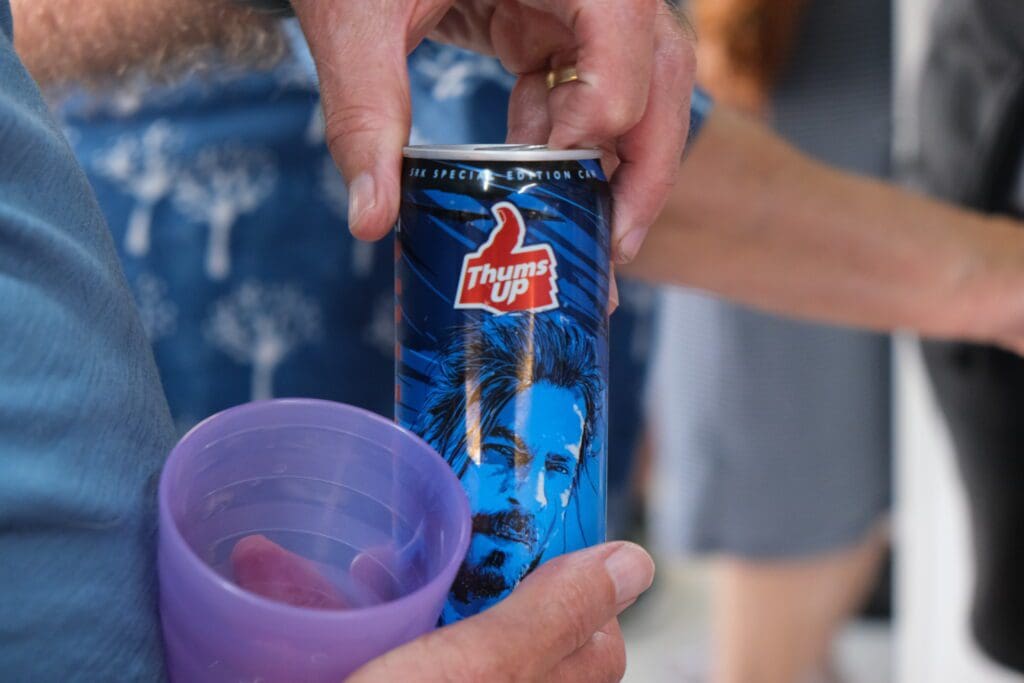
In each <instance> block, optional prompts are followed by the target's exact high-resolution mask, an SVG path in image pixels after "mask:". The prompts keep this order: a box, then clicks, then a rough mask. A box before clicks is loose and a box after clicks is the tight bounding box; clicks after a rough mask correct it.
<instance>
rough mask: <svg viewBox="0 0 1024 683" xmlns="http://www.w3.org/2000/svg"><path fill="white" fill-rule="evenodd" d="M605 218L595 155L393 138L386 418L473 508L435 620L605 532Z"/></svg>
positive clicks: (476, 603) (465, 609) (473, 605)
mask: <svg viewBox="0 0 1024 683" xmlns="http://www.w3.org/2000/svg"><path fill="white" fill-rule="evenodd" d="M610 215H611V211H610V197H609V190H608V183H607V181H606V179H605V176H604V174H603V172H602V170H601V165H600V160H599V153H598V152H597V151H596V150H549V149H547V148H546V147H543V146H532V145H530V146H526V145H494V146H471V145H455V146H422V147H420V146H416V147H407V148H406V149H405V160H404V164H403V168H402V205H401V212H400V215H399V222H398V239H397V247H396V249H397V254H396V259H397V260H396V269H395V273H396V282H395V288H396V295H397V306H398V310H397V319H398V344H397V349H396V354H397V359H396V374H397V382H396V406H395V411H396V417H397V419H398V421H399V422H400V423H401V424H402V425H403V426H405V427H408V428H410V429H412V430H413V431H415V432H416V433H417V434H419V435H420V436H422V437H423V438H424V439H425V440H426V441H427V442H428V443H430V444H431V445H432V446H433V447H434V448H436V449H437V451H438V452H439V453H440V454H441V455H442V456H443V457H444V458H445V459H446V460H447V461H448V463H449V464H450V465H451V466H452V468H453V469H454V470H455V473H456V474H457V475H458V476H459V478H460V479H461V481H462V485H463V487H464V488H465V490H466V493H467V494H468V496H469V501H470V506H471V509H472V512H473V536H472V540H471V542H470V546H469V552H468V554H467V556H466V559H465V562H464V563H463V566H462V568H461V570H460V571H459V574H458V577H457V578H456V580H455V584H454V586H453V587H452V592H451V594H450V596H449V600H448V603H447V605H446V606H445V610H444V614H443V616H442V620H443V621H444V622H446V623H450V622H453V621H457V620H459V619H461V618H464V617H467V616H471V615H473V614H476V613H477V612H479V611H481V610H483V609H486V608H487V607H489V606H490V605H492V604H494V603H495V602H497V601H498V600H500V599H501V598H503V597H504V596H505V595H507V594H508V593H509V592H510V591H511V590H512V589H513V588H514V587H515V586H516V584H518V583H519V581H520V580H521V579H522V578H523V577H524V576H525V575H526V574H527V573H529V572H530V571H531V570H532V569H533V568H534V567H536V566H537V565H539V564H540V563H542V562H544V561H545V560H548V559H549V558H552V557H555V556H557V555H561V554H563V553H566V552H571V551H573V550H578V549H580V548H583V547H586V546H589V545H593V544H594V543H599V542H602V541H604V536H605V454H606V453H605V452H606V445H605V444H606V431H607V430H606V424H607V413H606V406H607V400H606V394H607V382H608V314H607V308H608V279H609V263H610V260H609V238H610V236H609V217H610Z"/></svg>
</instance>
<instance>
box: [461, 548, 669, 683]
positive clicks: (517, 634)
mask: <svg viewBox="0 0 1024 683" xmlns="http://www.w3.org/2000/svg"><path fill="white" fill-rule="evenodd" d="M653 579H654V562H653V561H652V560H651V557H650V555H648V554H647V553H646V552H645V551H644V550H643V548H641V547H640V546H638V545H635V544H632V543H624V542H618V543H608V544H605V545H601V546H597V547H595V548H590V549H588V550H584V551H580V552H577V553H571V554H569V555H563V556H562V557H558V558H555V559H554V560H551V561H550V562H547V563H546V564H543V565H541V566H540V567H539V568H537V569H536V570H535V571H534V572H533V573H532V574H531V575H530V576H528V577H527V578H526V580H524V581H523V582H522V583H521V584H520V585H519V587H518V588H516V590H515V591H514V592H513V593H512V595H511V596H509V597H508V598H506V599H505V600H504V601H503V602H501V603H499V604H498V605H496V606H494V607H492V608H491V609H490V610H488V611H486V612H484V613H483V614H480V615H478V616H476V617H474V618H472V619H469V620H467V621H465V622H460V623H459V624H456V625H455V626H452V627H450V629H446V630H447V631H448V638H450V639H451V641H450V642H452V643H454V644H455V645H456V646H457V647H459V648H467V649H474V648H477V647H479V643H484V642H485V643H488V651H487V656H488V658H489V660H490V666H492V667H493V672H494V673H495V675H496V676H497V674H498V673H499V672H502V671H516V672H518V673H519V676H520V677H521V678H522V679H524V680H543V679H544V677H545V676H546V675H547V674H548V672H550V671H551V670H552V669H553V668H554V667H556V666H557V665H558V664H559V662H561V661H562V660H563V659H565V658H566V657H568V656H569V655H571V654H572V653H573V652H576V651H577V650H579V649H580V648H581V647H582V646H583V645H584V644H586V643H587V642H588V641H589V640H590V639H591V636H593V635H594V633H595V632H596V631H597V630H598V629H600V628H601V627H602V626H603V625H604V624H606V623H608V621H610V620H611V619H613V618H614V617H615V615H616V614H618V611H619V608H618V605H620V604H622V603H626V602H628V601H630V600H633V599H635V598H636V597H637V596H638V595H640V593H642V592H644V591H645V590H647V588H648V587H649V586H650V585H651V581H653ZM525 652H529V653H530V656H529V657H527V658H524V657H523V653H525Z"/></svg>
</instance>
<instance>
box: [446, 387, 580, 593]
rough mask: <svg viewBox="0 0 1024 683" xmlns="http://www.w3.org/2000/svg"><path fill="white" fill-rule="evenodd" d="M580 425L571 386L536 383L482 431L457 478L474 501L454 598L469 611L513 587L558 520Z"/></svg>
mask: <svg viewBox="0 0 1024 683" xmlns="http://www.w3.org/2000/svg"><path fill="white" fill-rule="evenodd" d="M585 422H586V402H585V401H584V399H583V396H582V394H581V393H580V392H579V391H575V390H573V389H568V388H565V387H558V386H555V385H553V384H551V383H548V382H538V383H537V384H534V385H532V386H529V387H526V388H524V389H521V390H520V391H519V392H517V393H516V395H515V397H514V398H513V399H512V400H510V401H508V402H507V403H506V404H505V405H504V407H503V408H502V409H501V412H500V413H499V414H498V417H497V419H496V420H495V423H494V425H493V427H491V428H490V429H489V430H487V433H485V434H483V435H482V439H481V443H480V458H479V462H478V463H477V462H471V463H469V465H468V466H467V468H466V472H465V474H464V475H463V478H462V483H463V486H464V487H465V488H466V491H467V492H468V493H469V495H470V498H471V500H474V501H476V504H477V506H476V510H475V514H474V516H473V539H472V541H471V542H470V547H469V553H468V554H467V556H466V562H465V565H464V566H463V569H462V573H461V574H460V577H459V580H458V581H457V582H456V587H455V595H454V597H455V598H456V599H457V601H459V600H462V601H465V604H466V605H467V607H472V612H473V613H475V612H477V611H479V610H480V609H481V607H483V606H486V604H487V603H489V602H493V601H495V600H497V599H498V598H500V597H501V596H502V595H504V594H505V593H506V592H507V591H508V590H510V589H511V588H512V587H514V586H515V584H516V583H517V582H518V581H519V580H520V579H521V578H522V577H523V575H525V574H526V572H527V571H528V570H529V569H530V568H531V567H532V566H533V565H534V563H535V562H536V560H537V559H539V557H540V556H541V555H542V554H543V553H544V550H545V549H546V547H547V544H548V541H549V539H550V537H551V535H552V533H553V532H554V531H555V529H556V527H557V525H558V524H559V523H560V522H561V521H562V520H563V519H564V518H565V511H566V508H567V507H568V505H569V500H570V498H571V497H572V492H573V483H574V482H575V480H576V474H577V470H578V468H579V464H580V448H581V444H582V441H583V432H584V425H585ZM481 603H482V604H481ZM456 607H457V605H456Z"/></svg>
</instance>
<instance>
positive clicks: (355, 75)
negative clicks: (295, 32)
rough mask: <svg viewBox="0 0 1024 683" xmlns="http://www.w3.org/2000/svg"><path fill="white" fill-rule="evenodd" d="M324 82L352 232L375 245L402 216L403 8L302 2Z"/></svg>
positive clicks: (297, 5)
mask: <svg viewBox="0 0 1024 683" xmlns="http://www.w3.org/2000/svg"><path fill="white" fill-rule="evenodd" d="M293 7H294V9H295V14H296V16H297V17H298V19H299V23H300V24H301V26H302V30H303V33H305V35H306V39H307V41H308V42H309V49H310V52H311V53H312V55H313V59H314V61H315V62H316V66H317V74H318V76H319V79H320V94H321V102H322V104H323V109H324V122H325V124H326V138H327V145H328V147H329V148H330V151H331V156H333V157H334V161H335V163H337V164H338V167H339V168H340V169H341V172H342V175H343V176H344V177H345V181H346V182H347V183H348V190H349V213H348V218H349V229H350V230H351V231H352V234H353V235H355V236H356V237H358V238H361V239H369V240H375V239H379V238H381V237H383V236H384V235H386V234H387V232H388V231H389V230H390V229H391V227H392V225H394V223H395V219H396V217H397V215H398V203H399V192H400V189H399V188H400V175H401V166H402V146H403V145H404V144H405V142H406V140H407V139H408V136H409V124H410V108H411V105H410V100H409V76H408V71H407V68H406V49H405V48H406V35H405V34H406V23H405V18H404V15H403V12H401V11H400V10H401V3H393V2H381V3H377V2H348V1H345V2H323V0H295V1H294V2H293Z"/></svg>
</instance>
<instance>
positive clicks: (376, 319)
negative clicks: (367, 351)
mask: <svg viewBox="0 0 1024 683" xmlns="http://www.w3.org/2000/svg"><path fill="white" fill-rule="evenodd" d="M363 340H364V341H365V342H366V343H367V344H369V345H370V346H372V347H373V348H375V349H377V350H378V351H380V353H381V354H382V355H383V356H384V357H385V358H391V357H392V356H394V354H395V295H394V294H392V293H391V292H384V293H382V294H381V295H380V296H378V297H377V300H376V301H375V302H374V303H373V311H371V313H370V322H369V324H368V325H367V326H366V328H365V329H364V330H363Z"/></svg>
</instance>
